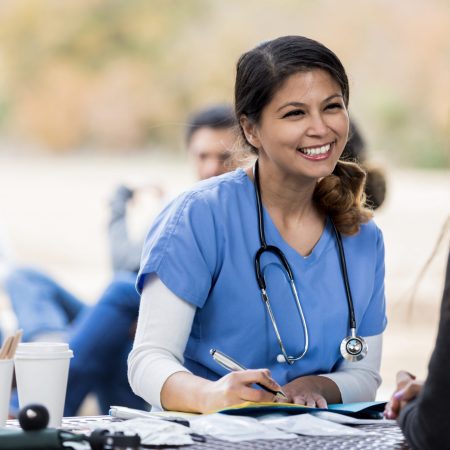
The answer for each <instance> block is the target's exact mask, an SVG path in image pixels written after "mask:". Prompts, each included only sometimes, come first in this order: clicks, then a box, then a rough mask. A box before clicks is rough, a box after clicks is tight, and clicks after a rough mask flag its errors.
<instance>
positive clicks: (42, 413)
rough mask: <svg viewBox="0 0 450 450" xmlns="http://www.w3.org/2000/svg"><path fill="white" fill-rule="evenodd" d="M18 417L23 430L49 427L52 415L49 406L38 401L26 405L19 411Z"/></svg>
mask: <svg viewBox="0 0 450 450" xmlns="http://www.w3.org/2000/svg"><path fill="white" fill-rule="evenodd" d="M18 419H19V424H20V426H21V428H22V430H25V431H36V430H43V429H45V428H47V425H48V421H49V419H50V417H49V414H48V410H47V408H46V407H45V406H44V405H40V404H37V403H36V404H31V405H27V406H24V407H23V408H22V409H21V410H20V412H19V416H18Z"/></svg>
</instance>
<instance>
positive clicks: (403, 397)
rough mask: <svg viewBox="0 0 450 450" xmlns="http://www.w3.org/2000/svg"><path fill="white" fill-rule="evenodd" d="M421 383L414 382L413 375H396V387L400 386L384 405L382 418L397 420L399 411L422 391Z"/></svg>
mask: <svg viewBox="0 0 450 450" xmlns="http://www.w3.org/2000/svg"><path fill="white" fill-rule="evenodd" d="M406 380H408V381H406ZM422 385H423V382H421V381H417V380H415V377H414V375H411V374H409V373H408V372H399V373H398V374H397V387H398V386H401V388H400V389H398V390H397V391H396V392H395V393H394V394H393V396H392V398H391V400H390V401H389V403H388V404H387V405H386V408H385V411H384V416H385V417H386V418H387V419H397V417H398V415H399V414H400V411H401V409H402V408H403V407H404V406H405V405H406V404H407V403H408V402H409V401H411V400H413V399H414V398H416V397H417V395H418V394H419V392H420V391H421V389H422Z"/></svg>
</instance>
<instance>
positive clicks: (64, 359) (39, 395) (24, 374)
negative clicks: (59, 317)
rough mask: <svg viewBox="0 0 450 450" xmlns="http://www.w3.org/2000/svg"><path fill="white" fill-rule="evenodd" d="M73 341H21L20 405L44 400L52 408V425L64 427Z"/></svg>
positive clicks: (18, 365)
mask: <svg viewBox="0 0 450 450" xmlns="http://www.w3.org/2000/svg"><path fill="white" fill-rule="evenodd" d="M72 357H73V352H72V350H70V349H69V345H68V344H65V343H60V342H26V343H23V344H19V346H18V347H17V351H16V355H15V358H14V359H15V368H16V381H17V393H18V395H19V407H20V408H23V407H24V406H27V405H29V404H30V403H40V404H41V405H44V406H45V407H46V408H47V409H48V413H49V415H50V421H49V427H54V428H57V427H60V426H61V421H62V417H63V412H64V402H65V399H66V389H67V378H68V375H69V363H70V359H71V358H72Z"/></svg>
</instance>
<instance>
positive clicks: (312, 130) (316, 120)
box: [307, 113, 328, 136]
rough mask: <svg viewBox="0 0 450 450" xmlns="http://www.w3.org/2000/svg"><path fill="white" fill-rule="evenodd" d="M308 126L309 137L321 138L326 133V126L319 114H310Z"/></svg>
mask: <svg viewBox="0 0 450 450" xmlns="http://www.w3.org/2000/svg"><path fill="white" fill-rule="evenodd" d="M308 125H309V126H308V130H307V132H308V134H310V135H311V136H323V135H324V134H326V133H327V131H328V124H327V122H326V120H325V118H324V117H323V116H322V114H320V113H316V114H311V116H310V118H309V124H308Z"/></svg>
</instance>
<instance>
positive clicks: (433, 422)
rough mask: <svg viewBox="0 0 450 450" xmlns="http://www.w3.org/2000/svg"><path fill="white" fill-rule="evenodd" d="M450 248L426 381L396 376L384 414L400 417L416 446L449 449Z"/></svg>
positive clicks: (424, 449)
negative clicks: (436, 329) (434, 342)
mask: <svg viewBox="0 0 450 450" xmlns="http://www.w3.org/2000/svg"><path fill="white" fill-rule="evenodd" d="M449 373H450V251H449V255H448V262H447V271H446V275H445V285H444V294H443V296H442V305H441V317H440V322H439V330H438V335H437V338H436V344H435V347H434V351H433V354H432V356H431V360H430V363H429V365H428V376H427V379H426V380H425V382H423V381H418V380H416V379H415V377H414V376H413V375H411V374H410V373H408V372H405V371H401V372H399V373H398V375H397V389H396V392H395V393H394V395H393V396H392V398H391V400H390V402H389V403H388V405H387V406H386V410H385V416H386V417H387V418H388V419H398V421H399V424H400V427H401V429H402V431H403V433H404V435H405V437H406V439H407V441H408V443H409V444H410V445H411V447H412V448H413V449H417V450H435V449H450V435H449V433H448V429H447V427H448V425H449V423H450V412H449V409H448V404H449V402H450V375H449Z"/></svg>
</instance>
